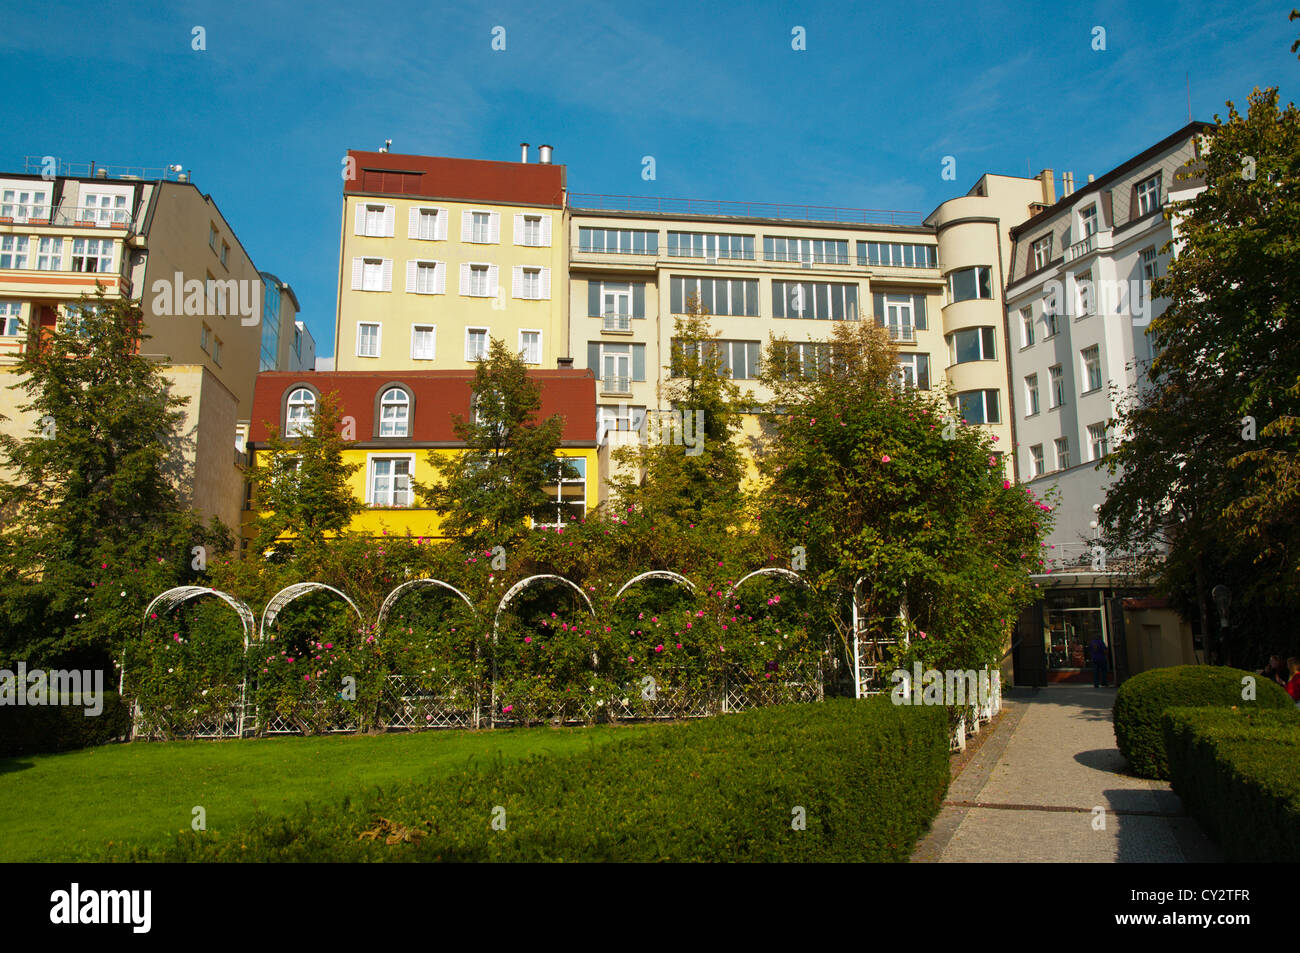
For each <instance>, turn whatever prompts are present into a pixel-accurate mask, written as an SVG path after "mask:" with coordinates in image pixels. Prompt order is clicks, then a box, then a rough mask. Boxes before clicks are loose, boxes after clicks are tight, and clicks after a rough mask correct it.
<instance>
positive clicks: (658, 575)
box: [612, 569, 699, 602]
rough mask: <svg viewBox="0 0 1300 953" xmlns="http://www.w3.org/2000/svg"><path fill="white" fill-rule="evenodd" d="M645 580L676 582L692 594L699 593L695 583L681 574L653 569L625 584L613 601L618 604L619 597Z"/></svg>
mask: <svg viewBox="0 0 1300 953" xmlns="http://www.w3.org/2000/svg"><path fill="white" fill-rule="evenodd" d="M643 579H662V580H664V581H665V582H675V583H678V584H679V585H683V586H685V587H686V588H687V589H689V590H690V591H691V592H699V589H698V588H697V587H696V585H695V583H693V582H691V581H690V580H689V579H687V578H686V577H685V576H683V575H682V574H681V573H676V572H672V571H670V570H667V569H651V570H650V571H649V572H643V573H641V574H640V575H639V576H633V577H632V578H631V579H629V580H628V581H627V582H625V583H623V587H622V588H621V589H619V590H618V592H616V593H614V598H613V600H612V601H613V602H618V599H619V596H621V595H623V593H624V592H626V591H627V590H628V589H630V588H632V587H633V586H635V585H636V584H637V583H638V582H641V581H642V580H643Z"/></svg>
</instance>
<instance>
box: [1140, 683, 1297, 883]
mask: <svg viewBox="0 0 1300 953" xmlns="http://www.w3.org/2000/svg"><path fill="white" fill-rule="evenodd" d="M1162 725H1163V730H1164V740H1165V748H1166V750H1167V751H1168V759H1169V776H1170V779H1171V781H1172V784H1173V788H1174V791H1175V792H1176V793H1177V794H1178V796H1179V797H1180V798H1182V801H1183V804H1184V805H1185V806H1186V807H1187V810H1188V813H1190V814H1191V815H1192V816H1193V817H1195V818H1196V819H1197V820H1198V821H1199V822H1200V824H1201V826H1202V827H1204V828H1205V829H1206V831H1208V832H1209V833H1210V836H1212V837H1213V838H1214V839H1215V840H1216V841H1217V842H1218V843H1219V846H1220V847H1222V849H1223V852H1224V855H1225V856H1226V857H1227V859H1228V860H1231V861H1253V862H1260V861H1263V862H1289V863H1296V862H1297V861H1300V771H1297V770H1296V764H1297V762H1300V713H1297V712H1296V711H1295V710H1294V709H1291V710H1289V711H1288V710H1286V709H1277V710H1274V709H1267V710H1243V709H1224V708H1192V707H1180V708H1171V709H1168V710H1167V711H1166V712H1165V714H1164V719H1163V722H1162Z"/></svg>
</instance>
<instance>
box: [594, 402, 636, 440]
mask: <svg viewBox="0 0 1300 953" xmlns="http://www.w3.org/2000/svg"><path fill="white" fill-rule="evenodd" d="M644 420H645V408H644V407H630V406H628V405H627V404H617V405H610V404H600V405H598V406H597V407H596V426H597V427H598V428H599V430H600V434H599V437H598V440H599V441H600V442H601V443H604V442H605V435H606V434H607V433H609V432H610V431H611V430H613V431H622V432H625V433H626V432H628V431H633V430H640V429H641V424H642V422H643V421H644Z"/></svg>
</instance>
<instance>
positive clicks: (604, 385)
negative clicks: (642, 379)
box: [600, 377, 632, 396]
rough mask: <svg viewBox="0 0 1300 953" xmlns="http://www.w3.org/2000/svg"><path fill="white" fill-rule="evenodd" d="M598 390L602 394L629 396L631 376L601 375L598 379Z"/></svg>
mask: <svg viewBox="0 0 1300 953" xmlns="http://www.w3.org/2000/svg"><path fill="white" fill-rule="evenodd" d="M600 392H601V393H602V394H614V395H623V396H629V395H631V393H632V378H630V377H602V378H601V379H600Z"/></svg>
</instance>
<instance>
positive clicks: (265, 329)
mask: <svg viewBox="0 0 1300 953" xmlns="http://www.w3.org/2000/svg"><path fill="white" fill-rule="evenodd" d="M262 288H263V294H264V298H263V301H262V357H261V360H259V361H258V365H257V369H258V370H259V371H274V370H278V369H279V368H278V367H277V366H276V358H277V355H278V354H279V353H280V281H279V279H277V278H276V277H275V276H274V275H268V274H266V273H265V272H263V273H262Z"/></svg>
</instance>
